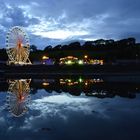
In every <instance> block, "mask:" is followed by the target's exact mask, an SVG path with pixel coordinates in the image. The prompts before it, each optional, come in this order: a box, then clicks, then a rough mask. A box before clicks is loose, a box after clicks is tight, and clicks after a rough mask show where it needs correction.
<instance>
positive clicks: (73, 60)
mask: <svg viewBox="0 0 140 140" xmlns="http://www.w3.org/2000/svg"><path fill="white" fill-rule="evenodd" d="M76 63H78V58H77V57H74V56H67V57H64V58H60V62H59V64H60V65H64V64H66V65H72V64H76Z"/></svg>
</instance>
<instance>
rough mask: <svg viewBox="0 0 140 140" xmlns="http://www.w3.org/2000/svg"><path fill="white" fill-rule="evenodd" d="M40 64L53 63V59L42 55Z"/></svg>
mask: <svg viewBox="0 0 140 140" xmlns="http://www.w3.org/2000/svg"><path fill="white" fill-rule="evenodd" d="M42 64H45V65H54V61H53V60H52V59H50V58H49V57H47V56H45V55H44V56H42Z"/></svg>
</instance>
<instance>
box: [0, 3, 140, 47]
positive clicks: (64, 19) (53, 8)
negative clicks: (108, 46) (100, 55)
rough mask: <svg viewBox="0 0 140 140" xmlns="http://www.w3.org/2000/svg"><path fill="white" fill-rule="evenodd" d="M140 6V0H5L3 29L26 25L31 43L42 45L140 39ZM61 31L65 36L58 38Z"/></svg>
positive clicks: (0, 16)
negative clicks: (107, 39)
mask: <svg viewBox="0 0 140 140" xmlns="http://www.w3.org/2000/svg"><path fill="white" fill-rule="evenodd" d="M139 5H140V1H139V0H133V1H132V0H117V1H116V0H106V1H103V0H78V1H75V0H71V1H68V0H60V1H57V0H51V1H50V0H34V1H27V0H12V1H11V0H3V1H2V2H1V5H0V13H1V14H0V30H1V33H2V35H5V32H7V30H8V29H9V28H10V27H12V26H15V25H18V26H23V27H25V29H27V32H28V34H29V35H30V38H31V42H32V43H33V44H36V45H37V46H39V47H42V46H47V45H50V44H52V45H54V44H57V43H60V42H64V41H67V40H69V39H71V38H74V39H78V37H79V39H86V38H87V39H88V38H93V39H94V38H95V39H97V38H113V39H120V38H121V37H127V36H134V37H136V39H137V41H140V36H139V34H140V30H139V25H140V14H139V13H140V8H139ZM61 31H62V32H61ZM59 32H61V34H60V36H62V34H63V37H61V38H58V34H59ZM64 32H66V37H65V38H64V36H65V34H64ZM70 32H73V36H72V35H71V33H70ZM80 32H84V33H82V34H81V33H80ZM55 34H56V35H55ZM2 35H1V36H2ZM56 36H57V37H56ZM2 38H4V37H2ZM39 40H40V41H39ZM1 44H3V43H2V41H1Z"/></svg>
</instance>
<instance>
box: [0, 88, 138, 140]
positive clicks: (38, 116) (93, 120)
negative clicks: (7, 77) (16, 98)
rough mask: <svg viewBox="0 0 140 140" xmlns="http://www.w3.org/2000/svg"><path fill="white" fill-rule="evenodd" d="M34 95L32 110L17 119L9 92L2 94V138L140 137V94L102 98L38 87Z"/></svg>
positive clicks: (0, 97)
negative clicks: (8, 100) (7, 106)
mask: <svg viewBox="0 0 140 140" xmlns="http://www.w3.org/2000/svg"><path fill="white" fill-rule="evenodd" d="M31 96H32V97H31V98H32V101H31V103H30V105H29V112H28V113H26V114H25V115H24V116H23V117H21V118H14V117H12V116H11V115H10V113H9V112H8V111H7V110H6V109H5V105H4V104H5V102H4V100H5V98H6V94H5V93H0V99H1V100H0V105H1V106H0V111H1V112H0V124H1V125H0V138H2V139H4V138H7V137H8V136H9V137H10V135H12V139H14V138H15V139H17V138H20V139H22V138H24V139H27V140H30V139H31V137H32V138H34V139H38V138H39V139H40V140H46V139H48V140H50V139H58V140H59V139H61V140H63V139H64V140H66V139H68V140H69V139H86V140H91V139H97V138H98V139H102V138H105V139H113V140H114V139H120V138H121V139H129V138H130V139H136V137H138V136H139V137H140V134H139V130H140V126H139V124H140V119H139V118H140V101H139V100H140V95H137V98H135V99H128V98H120V97H115V98H105V99H99V98H96V97H87V96H84V95H81V96H71V95H69V94H65V93H61V94H58V93H55V92H53V93H47V92H46V91H45V90H38V92H37V94H35V95H31ZM33 134H34V135H33ZM21 136H22V137H21Z"/></svg>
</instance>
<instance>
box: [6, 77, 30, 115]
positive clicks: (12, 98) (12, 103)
mask: <svg viewBox="0 0 140 140" xmlns="http://www.w3.org/2000/svg"><path fill="white" fill-rule="evenodd" d="M30 81H31V80H30V79H29V80H24V79H23V80H13V81H9V84H10V85H9V88H8V95H7V99H6V102H7V108H8V110H9V112H11V114H12V115H13V116H15V117H21V116H23V115H24V114H25V113H26V112H27V111H28V108H27V107H28V104H29V102H30V95H29V93H30V86H29V84H30Z"/></svg>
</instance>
